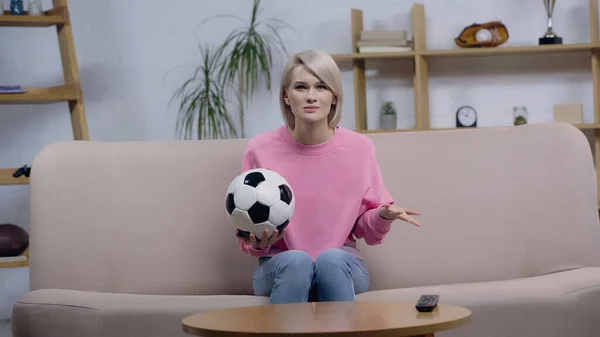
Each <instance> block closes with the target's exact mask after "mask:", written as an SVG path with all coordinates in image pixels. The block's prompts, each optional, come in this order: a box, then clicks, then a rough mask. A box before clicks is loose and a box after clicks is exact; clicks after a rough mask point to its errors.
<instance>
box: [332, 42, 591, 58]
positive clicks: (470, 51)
mask: <svg viewBox="0 0 600 337" xmlns="http://www.w3.org/2000/svg"><path fill="white" fill-rule="evenodd" d="M594 49H600V43H580V44H561V45H546V46H517V47H495V48H457V49H438V50H422V51H409V52H393V53H351V54H332V55H331V57H333V59H334V60H335V61H352V60H360V59H371V60H380V59H381V60H382V59H407V58H414V57H416V56H425V57H459V56H495V55H525V54H560V53H575V52H585V51H589V52H592V51H593V50H594Z"/></svg>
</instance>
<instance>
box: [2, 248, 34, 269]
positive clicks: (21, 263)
mask: <svg viewBox="0 0 600 337" xmlns="http://www.w3.org/2000/svg"><path fill="white" fill-rule="evenodd" d="M20 256H25V257H26V258H27V259H26V260H21V261H11V262H2V261H0V268H21V267H29V248H27V249H26V250H25V252H24V253H23V254H21V255H20Z"/></svg>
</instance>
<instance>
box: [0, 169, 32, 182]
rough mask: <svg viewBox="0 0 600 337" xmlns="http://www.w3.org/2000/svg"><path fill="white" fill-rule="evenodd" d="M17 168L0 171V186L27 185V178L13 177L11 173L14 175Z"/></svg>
mask: <svg viewBox="0 0 600 337" xmlns="http://www.w3.org/2000/svg"><path fill="white" fill-rule="evenodd" d="M17 170H18V168H14V169H11V168H9V169H0V185H20V184H29V178H27V177H25V176H24V175H22V176H20V177H19V178H15V177H13V173H15V172H16V171H17Z"/></svg>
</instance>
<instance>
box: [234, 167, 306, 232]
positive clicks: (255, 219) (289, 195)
mask: <svg viewBox="0 0 600 337" xmlns="http://www.w3.org/2000/svg"><path fill="white" fill-rule="evenodd" d="M295 204H296V199H295V198H294V193H293V192H292V188H291V187H290V184H289V183H288V182H287V181H286V180H285V178H283V177H282V176H281V175H280V174H279V173H277V172H275V171H272V170H268V169H264V168H257V169H251V170H247V171H245V172H243V173H242V174H240V175H238V176H237V177H235V178H234V179H233V180H232V181H231V183H230V184H229V188H227V196H226V201H225V209H226V210H227V214H228V216H229V221H230V222H231V224H232V225H233V227H234V228H236V229H237V230H238V236H240V237H245V238H249V237H250V233H254V235H255V236H256V238H257V239H259V240H260V239H262V235H263V232H264V230H265V228H266V229H267V233H268V236H269V237H270V236H271V234H272V233H273V231H274V230H275V229H276V228H277V230H278V231H279V233H281V232H283V230H284V229H285V228H286V227H287V225H288V224H289V222H290V219H291V218H292V215H293V214H294V206H295Z"/></svg>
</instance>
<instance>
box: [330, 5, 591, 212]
mask: <svg viewBox="0 0 600 337" xmlns="http://www.w3.org/2000/svg"><path fill="white" fill-rule="evenodd" d="M410 20H411V31H412V40H413V46H414V47H413V50H412V51H407V52H405V51H403V52H397V53H393V52H387V53H358V47H357V40H358V38H359V36H360V32H361V31H362V30H363V12H362V11H361V10H360V9H352V11H351V29H352V50H353V52H352V53H349V54H332V57H333V59H334V60H336V61H338V62H340V61H344V62H348V61H349V62H351V63H352V70H353V75H354V94H355V95H354V106H355V123H356V131H358V132H362V133H381V132H405V131H436V130H450V129H448V128H431V127H430V123H429V74H428V64H427V63H428V60H430V59H435V58H452V57H454V58H460V57H468V56H481V57H486V56H500V55H527V54H563V53H589V55H590V61H591V71H592V79H593V80H592V86H593V102H594V122H593V123H590V124H578V125H575V126H576V127H577V128H579V129H581V130H594V138H595V146H594V152H595V158H596V167H597V170H596V171H597V181H598V184H599V185H598V199H599V200H600V36H599V35H600V32H599V26H598V0H589V22H590V42H588V43H581V44H562V45H545V46H523V47H502V46H499V47H495V48H472V49H461V48H457V49H450V50H430V49H427V41H426V24H425V6H424V5H423V4H419V3H416V4H414V5H413V6H412V8H411V10H410ZM367 60H402V61H403V62H406V60H409V61H412V62H413V69H414V72H413V86H414V103H415V127H414V128H412V129H399V130H372V129H371V130H370V129H368V127H367V104H366V103H367V99H366V77H365V63H366V61H367ZM479 128H480V127H479ZM452 129H454V128H452ZM599 212H600V205H599Z"/></svg>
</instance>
